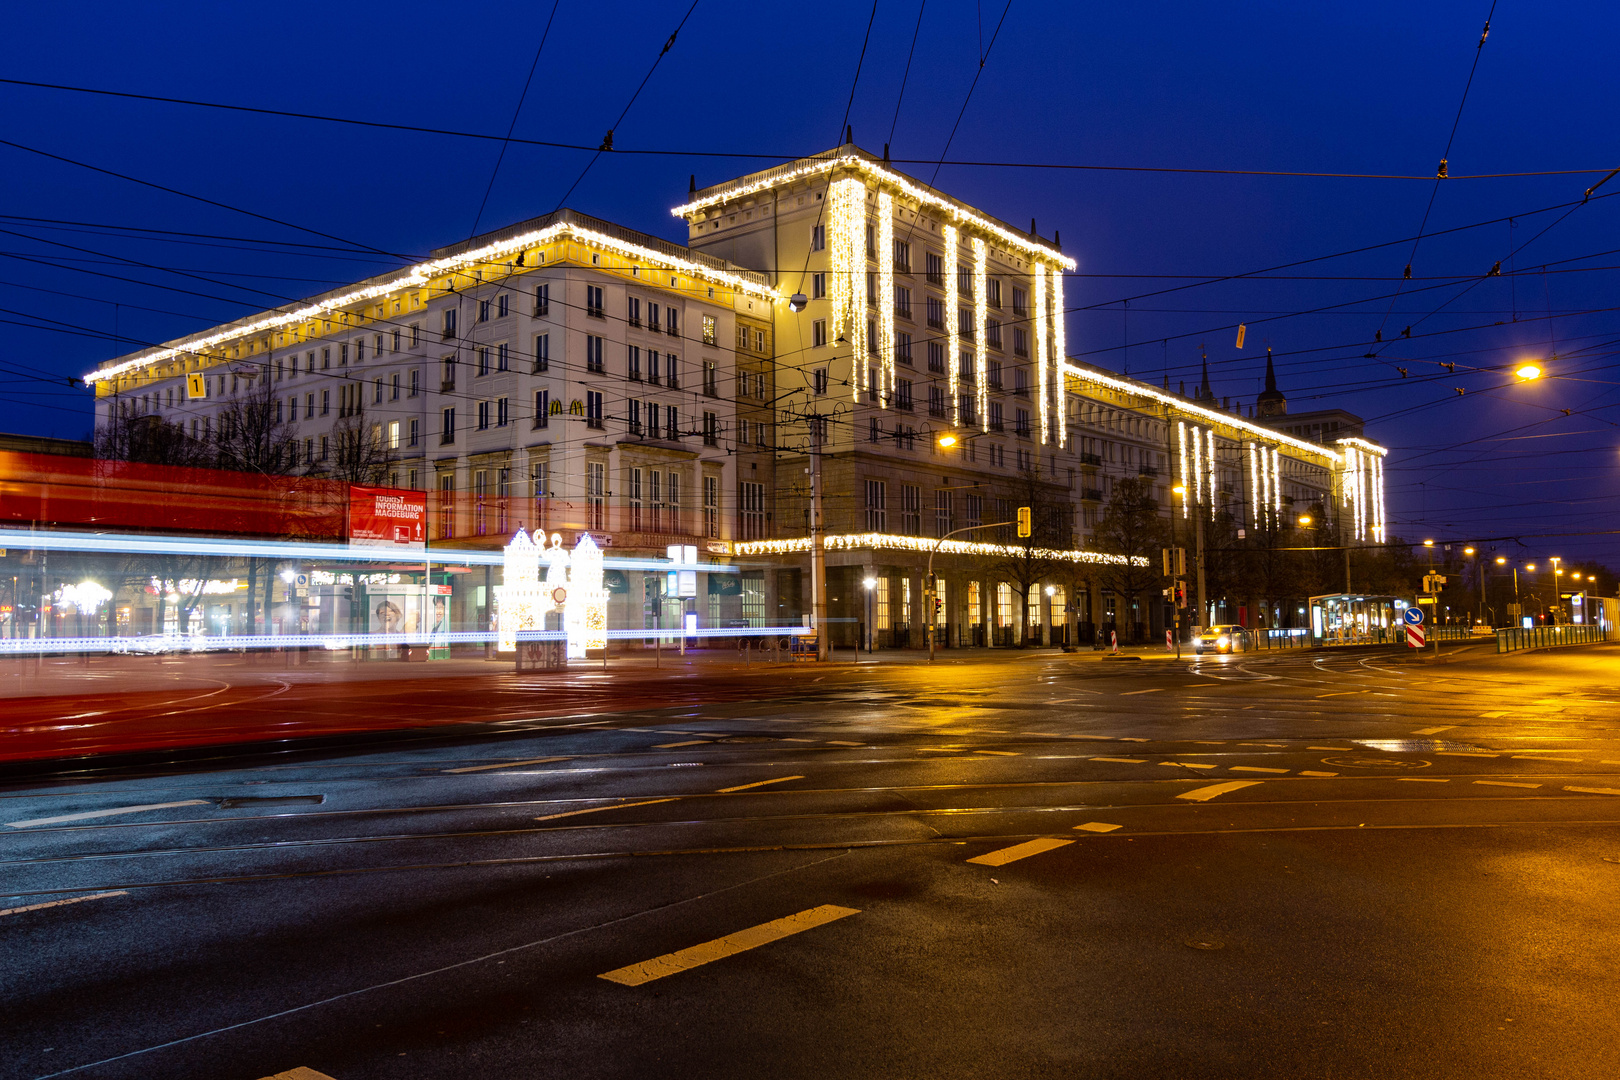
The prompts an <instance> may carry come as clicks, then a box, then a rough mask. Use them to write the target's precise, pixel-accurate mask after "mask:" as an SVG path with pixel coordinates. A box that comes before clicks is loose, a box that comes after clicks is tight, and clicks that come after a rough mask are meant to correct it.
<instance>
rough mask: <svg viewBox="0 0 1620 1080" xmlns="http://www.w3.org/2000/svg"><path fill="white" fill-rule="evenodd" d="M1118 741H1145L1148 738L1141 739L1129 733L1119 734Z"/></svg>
mask: <svg viewBox="0 0 1620 1080" xmlns="http://www.w3.org/2000/svg"><path fill="white" fill-rule="evenodd" d="M1119 741H1120V742H1147V741H1148V740H1147V739H1142V738H1135V737H1133V736H1130V735H1121V736H1120V737H1119Z"/></svg>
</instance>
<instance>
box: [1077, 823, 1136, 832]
mask: <svg viewBox="0 0 1620 1080" xmlns="http://www.w3.org/2000/svg"><path fill="white" fill-rule="evenodd" d="M1124 827H1125V826H1123V825H1110V824H1108V823H1107V822H1106V821H1088V822H1086V823H1085V824H1084V825H1076V826H1075V828H1076V829H1079V830H1081V831H1082V832H1095V833H1106V832H1113V831H1114V830H1115V829H1123V828H1124Z"/></svg>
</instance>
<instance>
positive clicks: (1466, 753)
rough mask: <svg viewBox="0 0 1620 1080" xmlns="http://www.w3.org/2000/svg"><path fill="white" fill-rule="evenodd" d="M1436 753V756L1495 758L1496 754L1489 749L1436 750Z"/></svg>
mask: <svg viewBox="0 0 1620 1080" xmlns="http://www.w3.org/2000/svg"><path fill="white" fill-rule="evenodd" d="M1434 754H1435V756H1436V757H1471V758H1493V757H1495V756H1496V755H1495V754H1493V753H1490V752H1489V751H1487V750H1436V751H1435V752H1434Z"/></svg>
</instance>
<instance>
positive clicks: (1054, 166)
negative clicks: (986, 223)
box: [0, 78, 1611, 181]
mask: <svg viewBox="0 0 1620 1080" xmlns="http://www.w3.org/2000/svg"><path fill="white" fill-rule="evenodd" d="M0 84H7V85H12V86H26V87H33V88H37V89H45V90H61V91H66V92H70V93H78V94H93V95H100V96H105V97H116V98H129V99H133V100H137V101H152V102H158V103H161V104H169V105H187V106H192V107H195V108H203V109H222V110H227V111H231V112H243V113H254V114H259V115H264V116H278V117H283V118H287V119H294V120H313V121H318V122H321V123H331V124H348V125H353V126H357V127H369V128H378V129H382V130H391V131H402V132H409V133H414V134H422V135H442V136H448V137H453V138H462V139H480V140H484V141H487V142H504V141H508V140H507V139H506V138H505V137H504V136H502V135H498V134H495V133H492V132H476V131H459V130H456V129H453V128H435V127H425V126H421V125H416V124H399V123H389V122H386V121H378V120H360V119H355V118H353V117H342V116H328V115H323V114H320V113H305V112H296V111H292V110H287V109H268V108H258V107H254V106H250V105H233V104H228V103H223V102H216V101H198V100H195V99H191V98H176V97H165V96H162V95H158V94H137V93H131V92H128V91H120V90H100V89H95V88H92V87H84V86H68V85H65V84H61V83H46V82H38V81H33V80H28V79H6V78H0ZM891 134H892V133H891ZM509 141H510V142H512V143H514V144H517V145H520V146H538V147H546V148H550V149H558V150H580V151H584V152H592V151H595V150H597V149H598V148H597V147H594V146H590V145H588V144H584V143H569V142H559V141H556V140H548V139H523V138H517V137H513V138H511V139H510V140H509ZM613 152H614V153H616V154H621V155H627V156H628V155H640V156H655V157H687V158H720V159H732V160H760V161H776V162H783V161H794V160H796V159H798V158H801V157H807V156H809V155H808V154H805V153H797V152H795V153H765V152H758V151H745V150H686V149H675V150H665V149H650V148H636V147H629V146H617V145H616V146H615V147H614V151H613ZM890 160H891V163H893V164H898V165H932V164H934V163H935V160H936V159H934V158H891V159H890ZM943 164H945V165H952V166H964V167H971V168H991V169H1048V170H1056V171H1099V172H1142V173H1172V174H1174V173H1185V174H1192V175H1208V176H1276V177H1299V178H1305V179H1341V180H1424V181H1432V180H1433V179H1434V177H1433V176H1430V175H1426V174H1425V175H1415V174H1409V173H1353V172H1330V171H1323V170H1288V169H1214V168H1190V167H1173V166H1148V165H1085V164H1074V163H1064V162H1040V161H993V160H969V159H952V160H947V161H945V162H943ZM1610 172H1611V169H1610V167H1608V166H1602V167H1597V168H1588V169H1539V170H1524V171H1519V172H1499V173H1469V174H1454V175H1450V176H1448V177H1447V179H1449V180H1498V179H1512V178H1517V177H1533V176H1579V175H1600V174H1603V173H1610Z"/></svg>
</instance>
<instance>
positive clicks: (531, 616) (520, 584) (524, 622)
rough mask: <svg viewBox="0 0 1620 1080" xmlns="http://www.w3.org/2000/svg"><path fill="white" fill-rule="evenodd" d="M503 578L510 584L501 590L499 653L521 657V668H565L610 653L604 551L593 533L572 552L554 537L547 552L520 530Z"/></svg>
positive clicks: (508, 547)
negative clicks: (601, 652)
mask: <svg viewBox="0 0 1620 1080" xmlns="http://www.w3.org/2000/svg"><path fill="white" fill-rule="evenodd" d="M541 539H542V541H543V540H544V536H543V535H542V537H541ZM542 559H543V560H544V561H545V563H546V579H545V581H544V582H542V581H541V580H540V563H541V560H542ZM502 579H503V582H504V583H503V584H501V585H497V586H496V587H495V604H496V639H495V647H496V651H497V652H501V653H515V654H517V661H518V667H519V669H522V668H524V667H529V666H539V667H563V666H565V665H566V663H567V661H568V660H583V659H585V658H586V657H587V656H588V655H589V654H590V653H591V652H593V651H599V650H602V649H606V648H607V591H606V589H605V588H604V587H603V569H602V549H601V548H599V547H598V546H597V544H596V541H594V540H592V539H591V535H590V533H582V534H581V535H580V538H579V540H578V542H577V543H575V544H574V550H573V551H572V552H569V551H567V550H565V549H564V548H563V546H562V535H561V534H560V533H553V534H552V536H551V546H550V547H549V548H546V547H543V546H542V545H541V544H537V543H535V542H534V541H533V540H532V539H530V538H529V534H528V533H526V532H524V531H523V530H522V529H519V530H518V531H517V535H516V536H514V537H512V542H511V543H509V544H507V545H506V561H505V563H504V564H503V573H502ZM553 613H555V614H556V615H557V616H558V619H557V621H560V622H561V624H562V625H561V628H560V632H559V628H556V627H553V626H551V625H549V623H550V621H551V620H549V619H548V616H551V615H552V614H553Z"/></svg>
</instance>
